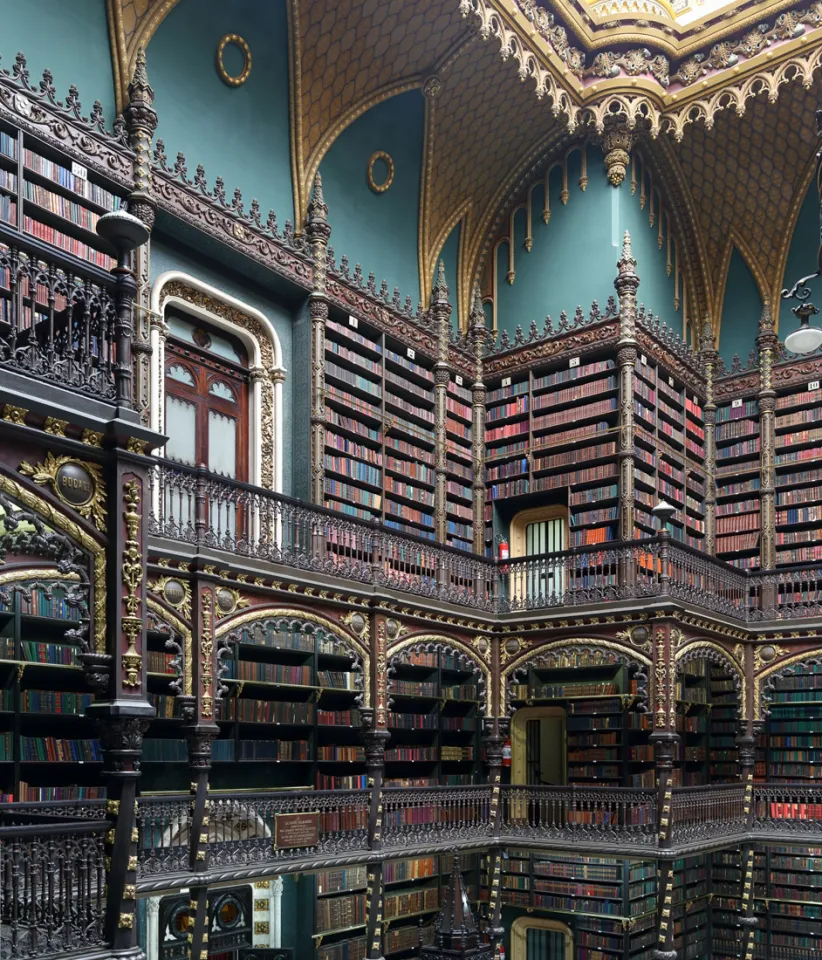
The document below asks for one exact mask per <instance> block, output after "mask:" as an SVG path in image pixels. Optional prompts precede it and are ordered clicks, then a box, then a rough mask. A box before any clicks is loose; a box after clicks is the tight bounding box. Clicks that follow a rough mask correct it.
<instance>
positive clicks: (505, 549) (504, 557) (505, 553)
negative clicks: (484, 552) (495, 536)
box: [498, 540, 511, 573]
mask: <svg viewBox="0 0 822 960" xmlns="http://www.w3.org/2000/svg"><path fill="white" fill-rule="evenodd" d="M510 555H511V550H510V548H509V546H508V541H507V540H500V541H499V553H498V557H499V560H500V563H501V564H502V566H501V567H500V571H501V572H502V573H508V558H509V557H510Z"/></svg>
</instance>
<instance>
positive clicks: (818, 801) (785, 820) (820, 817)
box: [753, 783, 822, 836]
mask: <svg viewBox="0 0 822 960" xmlns="http://www.w3.org/2000/svg"><path fill="white" fill-rule="evenodd" d="M753 813H754V821H753V822H754V828H755V829H756V830H757V831H760V832H764V833H774V834H778V835H780V836H784V835H787V834H793V835H802V834H806V833H813V834H816V835H819V834H820V833H822V786H812V785H810V784H804V783H800V784H797V783H783V784H756V785H755V786H754V806H753Z"/></svg>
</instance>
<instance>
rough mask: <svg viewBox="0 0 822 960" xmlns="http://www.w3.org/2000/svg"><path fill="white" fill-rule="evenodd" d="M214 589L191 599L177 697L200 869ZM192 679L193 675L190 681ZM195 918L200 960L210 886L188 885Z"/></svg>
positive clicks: (193, 862)
mask: <svg viewBox="0 0 822 960" xmlns="http://www.w3.org/2000/svg"><path fill="white" fill-rule="evenodd" d="M214 605H215V598H214V587H213V586H212V585H211V584H210V583H204V582H202V581H200V580H195V582H194V590H193V597H192V622H193V623H194V624H195V625H196V627H195V631H194V635H195V644H196V646H195V649H194V650H193V651H192V657H191V661H190V663H188V664H186V680H185V694H184V696H182V697H180V698H179V702H180V709H181V714H182V717H183V719H184V720H185V724H184V726H183V735H184V736H185V738H186V741H187V744H188V770H189V798H190V799H189V833H188V866H189V870H190V871H191V872H192V873H194V874H198V873H202V872H203V871H204V870H205V869H206V868H207V866H208V834H209V801H208V776H209V773H210V772H211V745H212V743H213V742H214V740H215V738H216V737H217V734H218V733H219V728H218V727H217V724H216V722H215V719H216V717H215V713H216V696H215V689H216V678H215V671H216V664H217V658H216V654H215V646H214V616H215V614H214ZM189 678H190V679H189ZM189 907H190V910H191V914H192V922H191V926H190V929H189V944H190V956H191V957H192V960H200V958H205V957H207V956H208V888H207V887H206V886H200V885H198V884H196V883H193V884H192V885H191V886H190V888H189Z"/></svg>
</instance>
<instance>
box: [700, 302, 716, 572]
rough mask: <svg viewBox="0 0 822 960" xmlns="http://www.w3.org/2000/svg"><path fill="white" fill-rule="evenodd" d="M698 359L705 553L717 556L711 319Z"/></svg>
mask: <svg viewBox="0 0 822 960" xmlns="http://www.w3.org/2000/svg"><path fill="white" fill-rule="evenodd" d="M699 357H700V359H701V361H702V371H703V373H704V375H705V405H704V406H703V408H702V416H703V422H704V424H705V552H706V553H707V554H708V556H710V557H713V556H715V555H716V403H715V402H714V370H715V369H716V364H717V361H718V359H719V354H718V353H717V351H716V339H715V337H714V328H713V324H712V323H711V318H710V317H706V318H705V320H704V322H703V324H702V332H701V333H700V337H699Z"/></svg>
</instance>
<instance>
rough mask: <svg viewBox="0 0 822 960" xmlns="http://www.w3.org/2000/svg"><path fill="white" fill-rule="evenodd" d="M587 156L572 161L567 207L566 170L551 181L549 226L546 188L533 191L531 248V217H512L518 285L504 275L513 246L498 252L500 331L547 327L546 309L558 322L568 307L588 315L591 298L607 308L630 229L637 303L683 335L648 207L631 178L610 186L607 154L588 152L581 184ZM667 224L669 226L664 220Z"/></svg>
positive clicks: (671, 280)
mask: <svg viewBox="0 0 822 960" xmlns="http://www.w3.org/2000/svg"><path fill="white" fill-rule="evenodd" d="M580 172H581V157H580V155H579V153H574V154H573V155H572V156H571V157H570V158H569V161H568V185H569V186H568V189H569V193H570V197H569V200H568V204H567V205H566V206H563V205H562V203H561V201H560V192H561V190H562V173H561V171H560V170H559V169H558V168H557V169H554V170H553V171H552V172H551V176H550V180H549V190H550V196H549V199H550V209H551V218H550V220H549V222H548V223H547V224H546V223H544V222H543V220H542V216H541V212H542V208H543V201H544V191H543V189H542V187H541V186H538V187H536V188H535V190H534V192H533V201H532V202H533V207H532V233H533V246H532V249H531V252H530V253H528V252H527V251H526V249H525V246H524V242H525V236H526V215H525V211H524V210H522V211H519V212H518V213H517V215H516V217H515V218H514V246H515V257H514V271H515V279H514V283H513V284H509V283H508V282H507V280H506V276H507V273H508V247H507V244H502V245H501V246H500V248H499V250H498V251H497V277H498V280H497V283H498V294H497V323H498V326H499V329H500V330H508V332H509V333H513V332H514V331H515V329H516V327H517V326H518V325H519V326H521V327H522V328H523V330H525V331H526V332H527V330H528V326H529V325H530V323H531V321H532V320H536V321H537V324H538V325H539V326H540V327H541V326H542V323H543V322H544V320H545V316H546V314H550V315H551V318H552V319H553V320H554V322H555V323H556V321H557V320H558V319H559V314H560V312H561V311H562V310H565V312H566V313H567V314H568V315H569V316H571V315H573V313H574V311H575V310H576V307H577V306H578V305H581V306H582V308H583V310H584V311H585V312H586V313H587V312H588V309H589V307H590V306H591V302H592V300H597V301H598V302H599V304H600V306H601V307H603V308H604V305H605V302H606V301H607V299H608V297H609V296H610V295H612V294H614V278H615V277H616V274H617V266H616V265H617V260H618V259H619V257H620V254H621V251H622V237H623V234H624V232H625V230H629V231H630V233H631V239H632V243H633V251H634V256H635V257H636V259H637V272H638V274H639V277H640V281H641V282H640V288H639V292H638V294H637V296H638V298H639V301H640V302H644V303H646V304H647V305H648V307H649V309H652V310H653V311H654V313H658V314H659V315H660V316H661V318H662V319H663V320H664V321H665V322H667V323H668V325H669V326H672V327H673V328H674V329H675V330H676V331H677V332H680V331H681V329H682V312H681V308H680V310H679V311H675V310H674V278H673V275H671V276H670V277H669V276H668V275H667V271H666V267H665V264H666V250H665V247H664V245H663V248H662V250H660V249H659V247H658V244H657V234H658V225H657V223H656V222H655V224H654V226H653V227H651V226H650V225H649V217H648V207H647V206H646V208H645V210H641V209H640V206H639V196H638V195H633V196H632V195H631V188H630V183H629V181H628V180H626V181H625V182H624V183H623V184H622V186H620V187H618V188H614V187H612V186H610V185H609V183H608V181H607V180H606V178H605V174H604V170H603V158H602V154H601V153H600V152H599V151H597V150H594V149H589V150H588V186H587V188H586V190H585V192H584V193H583V192H582V191H581V190H580V189H579V178H580ZM666 229H667V223H666Z"/></svg>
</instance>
